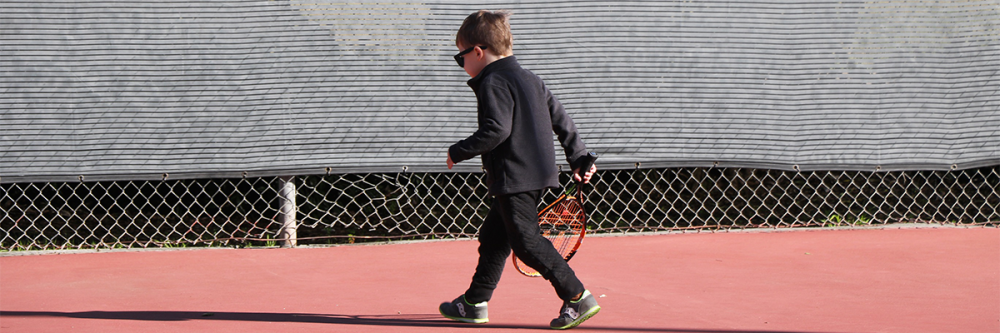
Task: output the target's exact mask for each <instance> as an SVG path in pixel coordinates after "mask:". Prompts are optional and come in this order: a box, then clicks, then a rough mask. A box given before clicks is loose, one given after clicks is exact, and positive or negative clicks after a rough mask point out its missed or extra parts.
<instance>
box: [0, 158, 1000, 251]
mask: <svg viewBox="0 0 1000 333" xmlns="http://www.w3.org/2000/svg"><path fill="white" fill-rule="evenodd" d="M562 181H563V183H564V184H565V183H568V182H569V181H570V180H569V175H568V173H564V174H563V175H562ZM0 192H2V195H0V229H2V232H3V234H2V235H0V250H3V251H23V250H53V249H92V248H137V247H138V248H145V247H182V246H196V245H197V246H206V245H207V246H277V245H281V244H282V241H284V240H286V239H288V240H289V241H290V242H293V243H297V244H299V245H302V244H335V243H353V242H356V241H365V240H393V239H432V238H464V237H474V236H475V235H476V233H477V231H478V227H479V225H480V224H481V223H482V221H483V218H485V216H486V213H487V211H488V209H489V202H490V200H491V199H490V198H489V196H488V195H487V193H486V186H485V185H484V184H483V183H482V174H478V173H408V172H401V173H395V174H344V175H326V176H298V177H268V178H244V179H197V180H166V181H113V182H76V183H7V184H0ZM585 193H586V195H585V196H586V199H585V200H586V203H585V205H586V206H587V210H588V212H589V213H590V217H589V218H590V221H589V224H588V228H589V229H591V230H592V231H593V232H597V233H628V232H644V231H672V230H730V229H747V228H792V227H859V226H872V225H884V224H891V223H940V224H954V225H967V226H973V225H975V226H992V227H996V226H997V225H998V224H1000V211H998V208H997V207H1000V167H998V166H993V167H985V168H979V169H968V170H953V171H898V172H896V171H893V172H860V171H816V172H794V171H776V170H763V169H744V168H666V169H638V168H637V169H633V170H604V171H600V172H599V173H598V174H597V175H596V176H595V180H594V181H593V183H592V185H591V186H588V188H587V190H586V192H585ZM557 194H558V193H557V191H548V192H547V193H546V194H545V196H544V198H543V203H544V202H548V201H551V200H553V199H554V198H555V197H556V195H557Z"/></svg>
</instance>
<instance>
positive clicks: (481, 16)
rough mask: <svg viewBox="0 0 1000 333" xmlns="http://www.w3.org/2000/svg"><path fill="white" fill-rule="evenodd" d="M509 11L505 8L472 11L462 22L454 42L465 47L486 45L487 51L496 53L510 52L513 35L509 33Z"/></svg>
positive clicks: (512, 45) (512, 44)
mask: <svg viewBox="0 0 1000 333" xmlns="http://www.w3.org/2000/svg"><path fill="white" fill-rule="evenodd" d="M509 18H510V12H509V11H506V10H496V11H490V10H480V11H478V12H475V13H472V14H471V15H469V16H468V17H466V18H465V21H464V22H462V27H461V28H458V34H457V35H456V36H455V44H465V45H466V47H473V46H476V45H486V46H488V48H487V50H488V51H493V53H494V54H496V55H501V56H502V55H505V54H508V53H510V51H511V49H512V48H513V47H514V37H513V36H512V35H511V33H510V22H509V20H508V19H509Z"/></svg>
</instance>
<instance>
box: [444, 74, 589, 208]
mask: <svg viewBox="0 0 1000 333" xmlns="http://www.w3.org/2000/svg"><path fill="white" fill-rule="evenodd" d="M468 83H469V87H472V90H473V91H474V92H475V93H476V100H477V102H478V108H477V109H478V119H479V129H478V130H476V132H475V133H473V134H472V135H471V136H469V137H468V138H466V139H464V140H462V141H459V142H458V143H455V144H454V145H452V146H451V147H450V148H449V149H448V153H449V154H450V155H451V159H452V161H453V162H455V163H458V162H461V161H464V160H467V159H470V158H472V157H475V156H477V155H482V160H483V168H484V169H485V170H486V184H487V186H489V193H490V194H491V195H504V194H511V193H520V192H526V191H533V190H540V189H543V188H546V187H559V174H558V172H559V171H558V168H557V167H556V158H555V148H554V145H553V140H552V133H553V132H555V134H556V136H557V137H558V139H559V143H560V144H561V145H562V147H563V151H564V152H565V153H566V158H567V162H569V164H570V166H571V167H572V168H573V169H576V168H578V167H579V164H580V162H579V161H580V158H581V157H583V155H586V153H587V151H586V150H587V148H586V146H585V145H584V144H583V141H581V140H580V134H579V133H578V132H577V130H576V125H574V124H573V120H572V119H570V117H569V115H567V114H566V110H565V109H563V106H562V104H561V103H559V101H558V100H557V99H556V98H555V97H554V96H552V92H550V91H549V89H548V88H546V87H545V84H544V83H543V82H542V79H541V78H539V77H538V76H537V75H535V74H534V73H531V72H530V71H528V70H526V69H524V68H521V65H520V64H518V62H517V59H515V58H514V57H513V56H511V57H506V58H503V59H500V60H497V61H494V62H493V63H491V64H489V65H487V66H486V68H483V70H482V72H480V73H479V75H477V76H476V77H474V78H472V79H471V80H469V82H468Z"/></svg>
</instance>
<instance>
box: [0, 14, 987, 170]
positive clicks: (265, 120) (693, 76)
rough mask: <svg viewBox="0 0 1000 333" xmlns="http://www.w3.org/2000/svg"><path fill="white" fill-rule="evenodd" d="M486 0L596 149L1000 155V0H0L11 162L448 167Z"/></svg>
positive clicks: (635, 160)
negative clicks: (471, 19)
mask: <svg viewBox="0 0 1000 333" xmlns="http://www.w3.org/2000/svg"><path fill="white" fill-rule="evenodd" d="M482 8H487V9H508V10H511V11H512V12H513V13H514V15H513V16H512V19H511V25H512V29H513V33H514V53H515V55H516V56H517V58H518V61H519V62H521V64H522V65H523V66H525V67H527V68H528V69H531V70H532V71H534V72H535V73H536V74H538V75H539V76H541V77H542V78H543V79H544V80H545V81H546V82H547V84H548V86H549V88H550V89H551V90H552V91H553V92H554V93H555V94H556V95H557V97H558V98H560V100H561V101H562V102H563V104H564V105H565V106H566V108H567V110H568V111H569V112H570V114H571V115H572V116H573V118H574V119H575V120H576V123H577V125H578V127H579V128H580V131H581V132H582V134H583V136H584V139H585V141H586V143H587V144H588V147H589V148H590V149H591V150H594V151H597V152H598V153H600V154H601V155H602V157H601V160H600V161H601V165H602V167H604V168H635V167H637V166H639V167H685V166H692V167H697V166H706V167H711V166H721V167H750V168H771V169H783V170H796V169H797V170H872V171H875V170H925V169H926V170H946V169H965V168H972V167H982V166H992V165H1000V92H998V90H1000V76H998V71H1000V2H998V1H974V0H971V1H908V0H896V1H808V2H804V1H774V0H771V1H747V0H740V1H639V2H619V1H537V2H532V1H523V2H521V1H503V2H501V1H497V2H491V1H486V2H482V3H480V4H477V5H475V6H473V5H469V4H467V3H466V2H464V1H430V2H398V3H397V2H389V1H356V2H352V3H340V2H324V1H316V0H309V1H218V0H212V1H196V0H168V1H84V0H58V1H56V0H31V1H19V0H5V1H3V2H0V68H2V69H0V71H2V75H0V181H2V182H14V181H61V180H77V179H80V177H81V176H83V179H86V180H133V179H149V178H152V179H159V178H161V177H169V178H171V179H175V178H194V177H239V176H247V175H250V176H255V175H282V174H323V173H354V172H398V171H402V170H404V169H405V170H407V171H411V172H441V171H446V168H445V159H446V148H447V147H448V146H449V145H450V144H452V143H453V142H455V141H457V140H460V139H462V138H464V137H466V136H468V135H469V134H471V133H472V132H473V131H474V130H475V128H476V112H475V105H476V102H475V97H474V95H473V94H472V92H471V90H470V89H469V87H468V86H466V84H465V82H466V80H468V79H469V77H468V76H467V75H466V74H465V73H464V72H463V71H462V70H461V69H460V68H458V67H457V66H456V65H455V63H454V61H453V60H452V58H451V56H452V55H453V54H455V53H456V52H457V49H456V47H455V42H454V34H455V31H456V30H457V29H458V27H459V25H460V24H461V22H462V20H463V19H464V17H465V16H466V15H468V14H470V13H471V12H473V11H474V10H477V9H482ZM559 159H560V160H559V162H561V163H564V161H562V157H561V156H560V157H559ZM456 170H459V171H479V170H480V168H479V161H478V160H474V161H469V162H465V163H462V164H459V165H458V166H457V169H456Z"/></svg>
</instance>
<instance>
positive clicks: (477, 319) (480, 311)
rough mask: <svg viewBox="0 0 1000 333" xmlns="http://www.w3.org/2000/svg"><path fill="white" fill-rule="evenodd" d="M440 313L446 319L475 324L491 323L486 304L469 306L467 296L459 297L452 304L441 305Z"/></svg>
mask: <svg viewBox="0 0 1000 333" xmlns="http://www.w3.org/2000/svg"><path fill="white" fill-rule="evenodd" d="M438 311H440V312H441V315H442V316H444V317H445V318H448V319H451V320H457V321H461V322H466V323H473V324H485V323H488V322H489V321H490V319H489V318H488V315H487V314H488V313H487V311H486V302H482V303H476V304H469V302H466V301H465V295H462V296H458V298H456V299H455V300H454V301H451V302H450V303H441V306H439V307H438Z"/></svg>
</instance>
